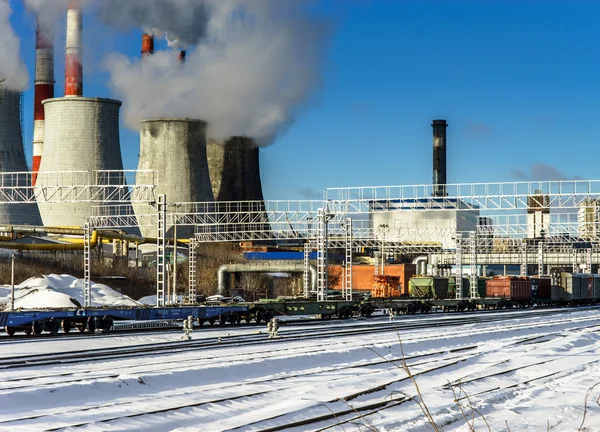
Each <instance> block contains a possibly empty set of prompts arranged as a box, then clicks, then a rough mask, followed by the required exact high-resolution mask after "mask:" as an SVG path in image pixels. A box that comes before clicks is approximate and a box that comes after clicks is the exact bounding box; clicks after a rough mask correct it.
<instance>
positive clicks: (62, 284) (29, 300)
mask: <svg viewBox="0 0 600 432" xmlns="http://www.w3.org/2000/svg"><path fill="white" fill-rule="evenodd" d="M90 288H91V294H92V306H139V305H140V303H138V302H136V301H135V300H133V299H131V298H130V297H127V296H125V295H122V294H120V293H118V292H117V291H115V290H113V289H112V288H110V287H109V286H107V285H103V284H98V283H94V282H92V283H91V286H90ZM10 290H11V288H10V285H3V286H0V302H2V303H4V302H6V303H8V302H10ZM83 303H84V301H83V279H77V278H76V277H74V276H70V275H55V274H52V275H44V276H41V277H32V278H29V279H27V280H26V281H24V282H23V283H20V284H19V285H15V308H16V309H40V308H44V309H45V308H72V307H80V306H81V305H83Z"/></svg>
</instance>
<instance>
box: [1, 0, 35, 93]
mask: <svg viewBox="0 0 600 432" xmlns="http://www.w3.org/2000/svg"><path fill="white" fill-rule="evenodd" d="M11 15H12V9H11V8H10V3H9V2H8V0H0V81H2V80H5V81H4V82H3V83H2V84H0V85H2V86H4V87H6V88H9V89H11V90H24V89H25V88H26V87H27V83H28V82H29V74H28V72H27V68H26V67H25V64H24V63H23V61H22V60H21V56H20V41H19V38H18V37H17V35H16V34H15V32H14V30H13V28H12V26H11V23H10V16H11Z"/></svg>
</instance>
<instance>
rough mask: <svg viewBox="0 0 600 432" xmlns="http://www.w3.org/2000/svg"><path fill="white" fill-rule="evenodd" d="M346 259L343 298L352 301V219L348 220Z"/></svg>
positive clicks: (346, 226)
mask: <svg viewBox="0 0 600 432" xmlns="http://www.w3.org/2000/svg"><path fill="white" fill-rule="evenodd" d="M345 228H346V248H345V249H346V259H345V266H344V285H343V288H342V297H343V298H344V300H352V219H351V218H348V219H347V220H346V225H345Z"/></svg>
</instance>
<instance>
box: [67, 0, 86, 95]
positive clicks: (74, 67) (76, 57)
mask: <svg viewBox="0 0 600 432" xmlns="http://www.w3.org/2000/svg"><path fill="white" fill-rule="evenodd" d="M82 23H83V19H82V13H81V0H69V11H68V12H67V57H66V58H67V63H66V67H65V96H82V95H83V67H82V63H81V54H82V50H83V49H82V39H81V33H82V28H83V24H82Z"/></svg>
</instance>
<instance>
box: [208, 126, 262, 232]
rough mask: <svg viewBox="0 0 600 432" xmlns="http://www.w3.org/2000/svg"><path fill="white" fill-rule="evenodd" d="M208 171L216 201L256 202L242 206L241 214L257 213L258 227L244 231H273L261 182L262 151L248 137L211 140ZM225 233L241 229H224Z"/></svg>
mask: <svg viewBox="0 0 600 432" xmlns="http://www.w3.org/2000/svg"><path fill="white" fill-rule="evenodd" d="M207 159H208V170H209V173H210V179H211V183H212V189H213V194H214V196H215V200H216V201H252V202H250V203H241V204H238V207H237V209H238V211H247V212H252V213H253V218H254V222H255V223H254V224H248V225H246V226H244V227H243V228H244V229H245V230H247V231H259V232H264V231H267V230H268V229H269V224H268V217H267V213H266V212H265V206H264V202H263V193H262V185H261V181H260V164H259V148H258V147H257V146H256V143H255V142H254V141H253V140H252V139H251V138H247V137H231V138H229V139H227V140H217V139H213V140H210V141H209V143H208V145H207ZM222 230H223V231H238V230H239V227H233V226H223V227H222Z"/></svg>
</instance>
